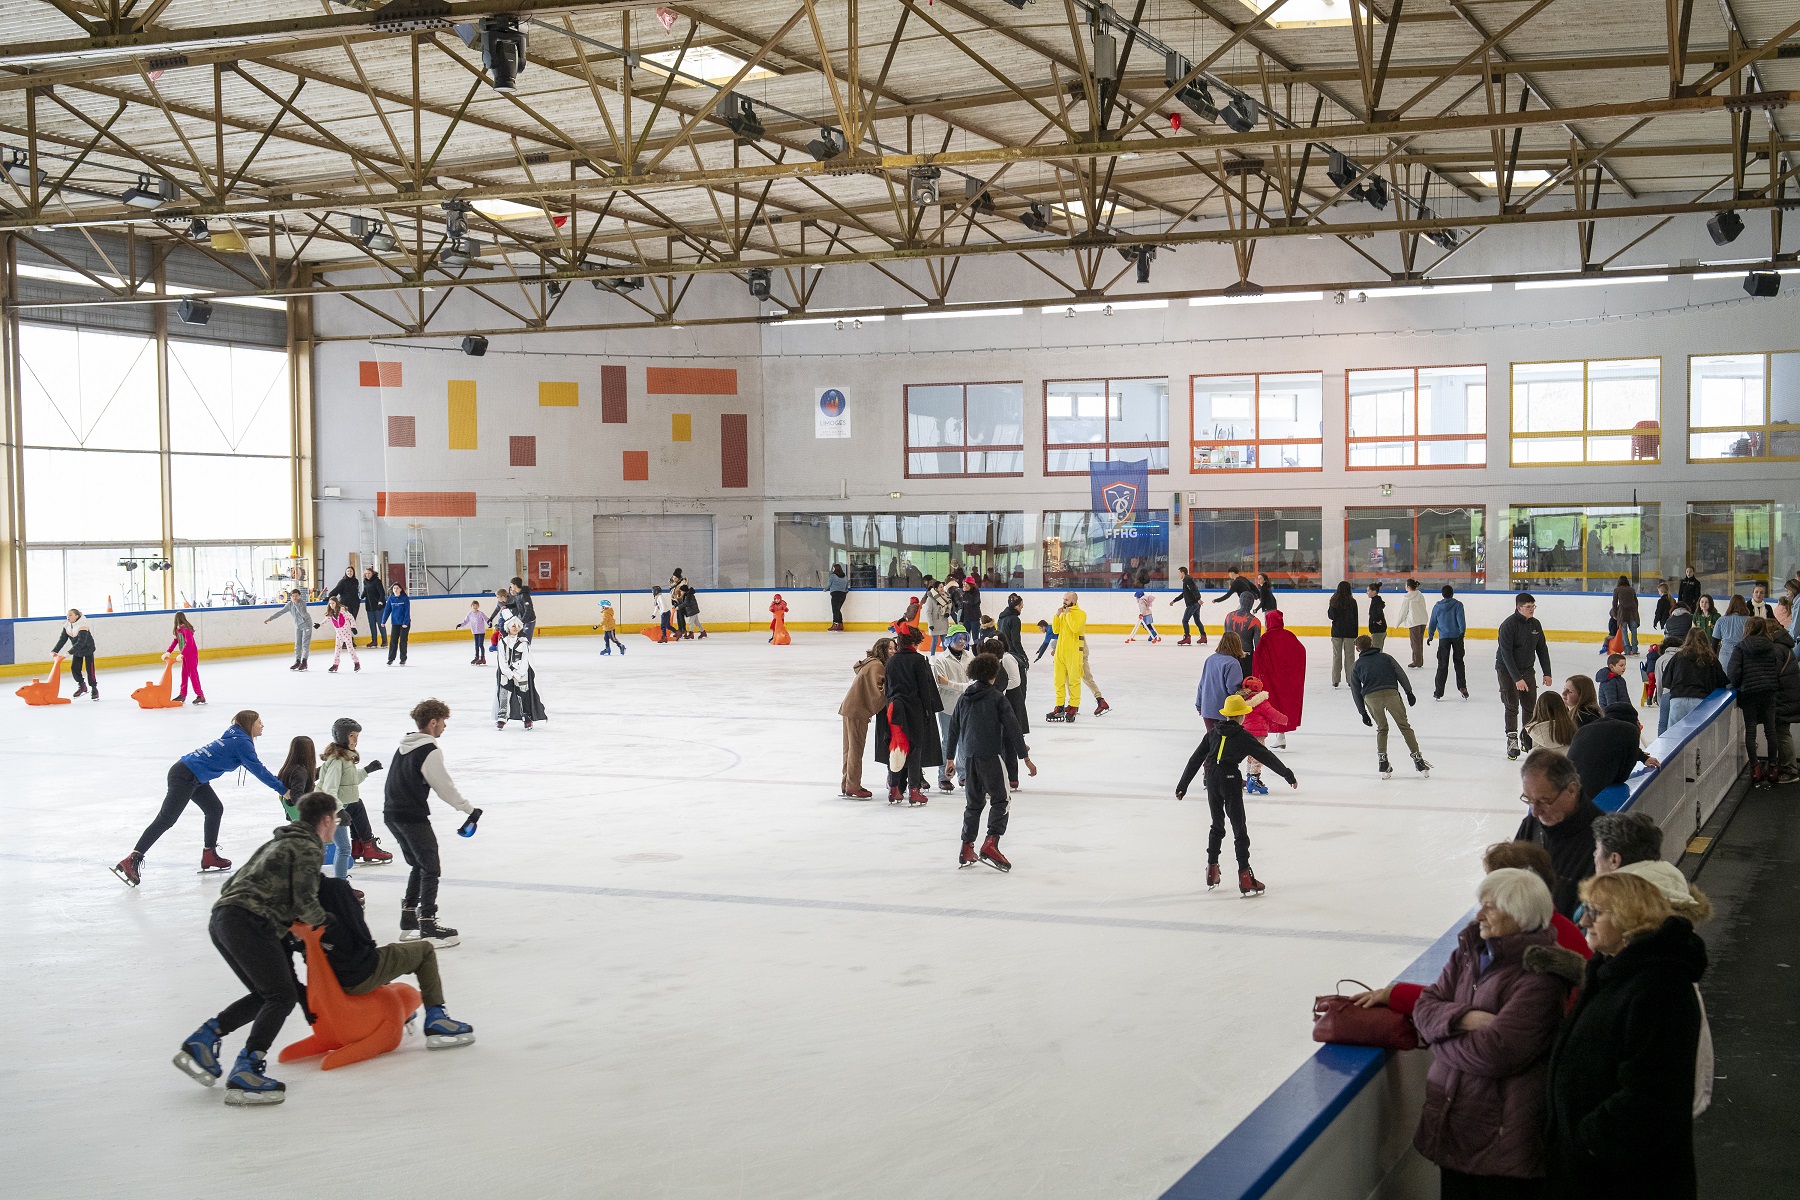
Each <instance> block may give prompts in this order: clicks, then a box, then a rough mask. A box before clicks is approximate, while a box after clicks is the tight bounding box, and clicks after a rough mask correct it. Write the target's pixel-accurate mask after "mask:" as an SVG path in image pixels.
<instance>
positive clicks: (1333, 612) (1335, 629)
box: [1325, 596, 1359, 638]
mask: <svg viewBox="0 0 1800 1200" xmlns="http://www.w3.org/2000/svg"><path fill="white" fill-rule="evenodd" d="M1325 615H1326V616H1327V617H1329V618H1330V619H1331V636H1332V637H1334V638H1353V637H1355V636H1356V635H1357V632H1358V629H1359V627H1358V624H1357V620H1358V616H1357V608H1356V597H1355V596H1348V597H1346V598H1344V599H1342V600H1340V599H1338V598H1337V597H1336V596H1333V597H1332V598H1331V603H1330V604H1327V605H1326V606H1325Z"/></svg>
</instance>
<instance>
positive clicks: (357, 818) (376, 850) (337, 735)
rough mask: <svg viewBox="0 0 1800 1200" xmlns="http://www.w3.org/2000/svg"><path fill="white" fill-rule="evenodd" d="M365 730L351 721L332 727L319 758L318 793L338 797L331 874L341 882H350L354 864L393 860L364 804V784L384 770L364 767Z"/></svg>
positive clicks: (377, 765)
mask: <svg viewBox="0 0 1800 1200" xmlns="http://www.w3.org/2000/svg"><path fill="white" fill-rule="evenodd" d="M361 735H362V726H361V725H360V724H358V723H357V722H356V721H354V720H352V719H351V718H349V717H339V718H338V719H337V720H335V721H333V722H332V723H331V742H330V744H329V745H327V746H326V747H325V752H324V753H323V754H322V755H321V756H320V758H319V790H320V791H321V792H327V793H329V794H331V795H333V796H336V797H337V802H338V831H337V838H336V840H335V842H334V844H335V845H336V847H337V854H336V856H335V857H334V859H333V860H332V863H331V868H332V874H333V875H334V876H335V877H336V878H338V879H348V878H350V864H351V862H353V861H354V862H363V863H386V862H393V861H394V856H393V855H392V854H389V853H388V852H387V851H386V850H383V849H382V848H381V842H380V841H379V840H378V839H377V838H376V837H375V831H374V829H373V828H371V827H370V825H369V813H368V809H367V808H366V807H364V805H363V801H362V785H363V781H364V780H366V779H368V777H369V776H371V775H373V774H374V773H375V772H377V771H379V770H381V760H379V759H377V760H375V761H374V762H371V763H370V764H369V765H368V766H366V767H364V766H361V765H359V762H360V759H361V757H362V756H361V755H360V754H358V753H357V751H356V743H357V740H358V738H359V737H360V736H361Z"/></svg>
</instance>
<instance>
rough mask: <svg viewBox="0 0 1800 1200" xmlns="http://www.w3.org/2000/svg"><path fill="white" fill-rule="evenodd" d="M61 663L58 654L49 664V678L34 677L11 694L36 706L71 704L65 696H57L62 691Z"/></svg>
mask: <svg viewBox="0 0 1800 1200" xmlns="http://www.w3.org/2000/svg"><path fill="white" fill-rule="evenodd" d="M62 665H63V660H62V658H61V657H60V656H59V657H58V658H57V659H56V660H55V661H54V662H52V663H51V664H50V678H48V679H34V680H32V681H31V682H30V683H28V684H26V685H25V686H24V687H22V688H20V689H19V690H18V691H16V692H14V693H13V694H14V695H16V696H17V697H18V698H19V699H21V700H23V701H24V702H25V703H27V704H30V705H33V706H36V705H40V704H73V703H74V701H72V700H70V699H69V698H68V697H67V696H59V695H57V693H58V692H60V691H62Z"/></svg>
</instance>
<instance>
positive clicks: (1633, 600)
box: [1610, 575, 1642, 654]
mask: <svg viewBox="0 0 1800 1200" xmlns="http://www.w3.org/2000/svg"><path fill="white" fill-rule="evenodd" d="M1610 615H1611V617H1612V619H1613V620H1614V621H1617V622H1618V625H1619V629H1620V631H1621V632H1623V633H1624V635H1625V653H1626V654H1636V653H1637V652H1638V640H1637V634H1638V622H1639V621H1640V620H1642V617H1641V616H1640V614H1639V612H1638V594H1637V588H1635V587H1633V586H1632V584H1631V577H1630V576H1628V575H1621V576H1619V582H1618V583H1617V584H1615V585H1614V586H1613V602H1612V612H1611V614H1610Z"/></svg>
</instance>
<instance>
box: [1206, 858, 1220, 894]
mask: <svg viewBox="0 0 1800 1200" xmlns="http://www.w3.org/2000/svg"><path fill="white" fill-rule="evenodd" d="M1218 886H1219V864H1218V863H1207V864H1206V888H1207V890H1208V891H1211V890H1212V889H1213V888H1216V887H1218Z"/></svg>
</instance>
